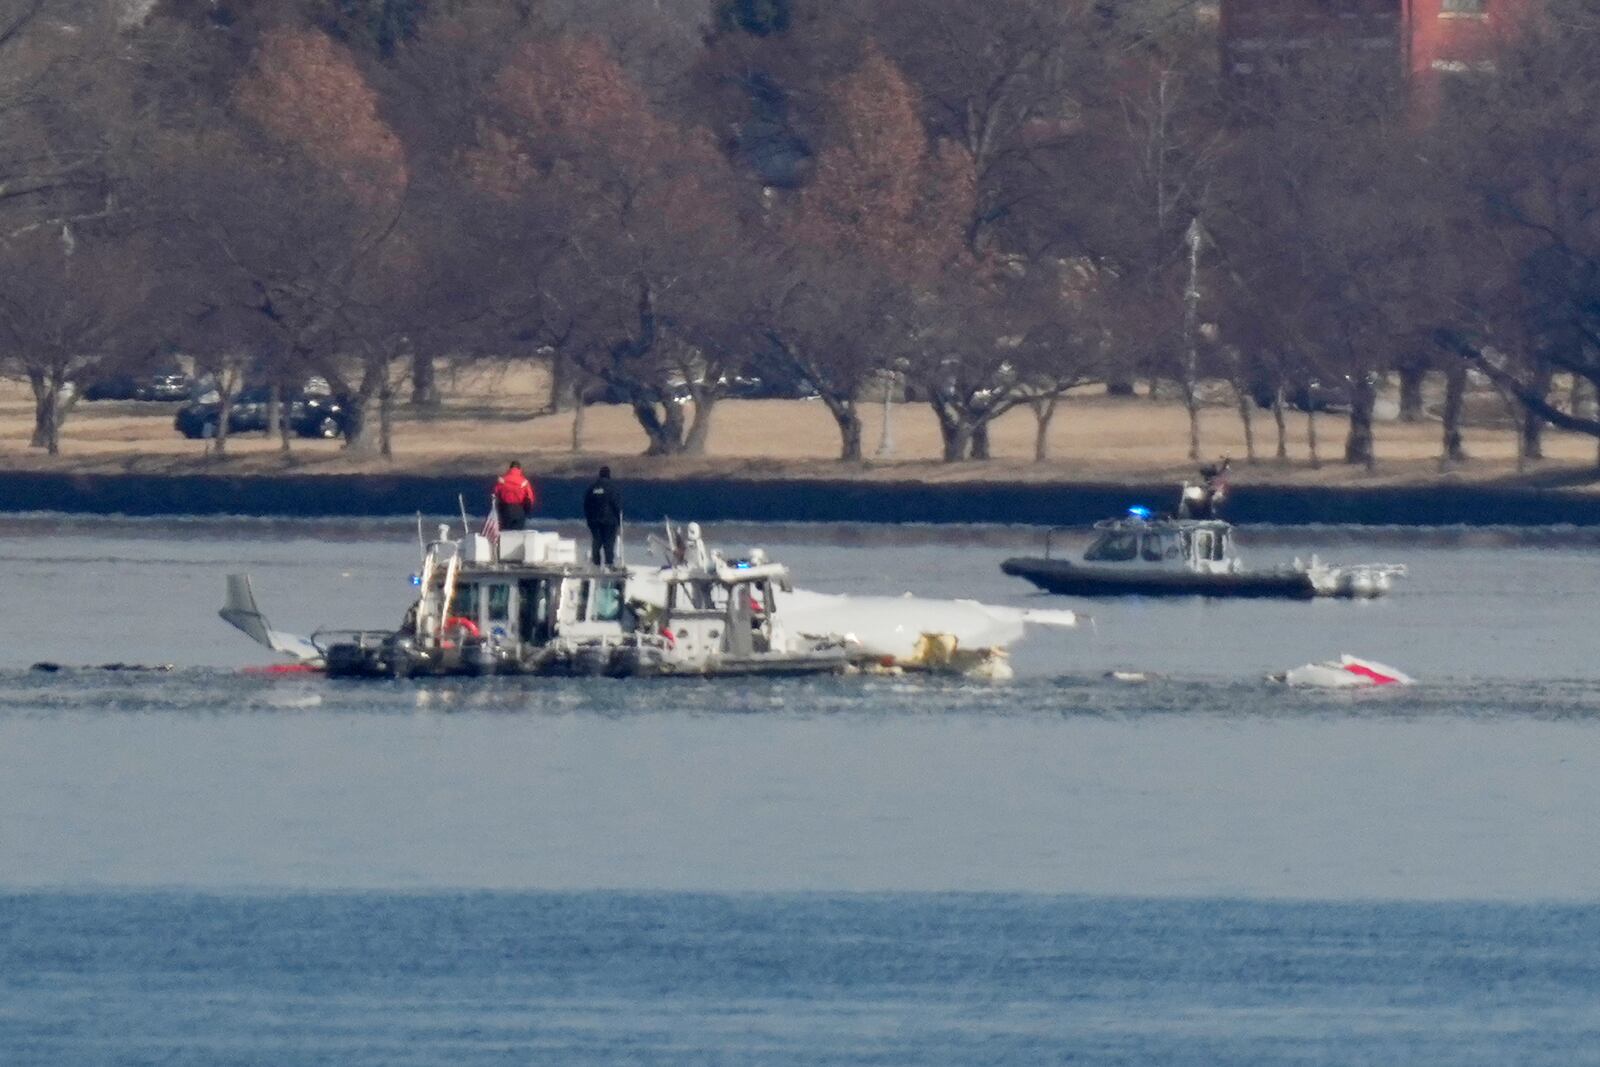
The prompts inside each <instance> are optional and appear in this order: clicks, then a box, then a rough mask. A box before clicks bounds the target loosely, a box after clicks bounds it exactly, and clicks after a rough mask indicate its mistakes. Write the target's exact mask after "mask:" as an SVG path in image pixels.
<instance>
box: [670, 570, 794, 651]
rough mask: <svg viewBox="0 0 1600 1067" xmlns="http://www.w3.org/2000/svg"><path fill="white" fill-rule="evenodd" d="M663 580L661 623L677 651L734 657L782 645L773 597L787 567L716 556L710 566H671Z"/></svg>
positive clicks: (781, 586)
mask: <svg viewBox="0 0 1600 1067" xmlns="http://www.w3.org/2000/svg"><path fill="white" fill-rule="evenodd" d="M664 580H665V582H666V603H665V607H664V609H663V611H662V614H661V619H660V626H661V629H662V632H663V633H670V634H671V640H672V642H673V643H674V645H675V647H676V650H677V652H678V653H679V654H681V655H687V656H689V657H690V658H700V657H708V656H723V655H727V656H736V657H737V656H750V655H755V654H759V653H764V652H771V651H775V650H782V649H784V647H785V643H786V635H785V634H784V633H783V632H782V629H781V626H780V624H779V622H778V600H777V598H778V593H779V592H780V590H782V589H785V588H787V585H786V583H787V581H788V570H787V569H786V568H785V567H783V566H782V565H780V564H776V563H765V562H751V561H746V560H737V561H734V562H731V563H727V562H723V561H721V560H718V561H717V562H716V564H715V565H714V568H713V569H712V570H709V571H699V570H686V569H683V568H674V569H672V570H670V571H667V572H664Z"/></svg>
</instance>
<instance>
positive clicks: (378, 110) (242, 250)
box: [0, 0, 1600, 465]
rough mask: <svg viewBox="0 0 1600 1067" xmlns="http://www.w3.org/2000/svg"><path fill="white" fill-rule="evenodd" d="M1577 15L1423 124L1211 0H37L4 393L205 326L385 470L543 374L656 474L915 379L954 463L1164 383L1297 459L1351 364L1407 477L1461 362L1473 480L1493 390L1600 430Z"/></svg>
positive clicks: (1538, 413) (132, 354) (209, 364)
mask: <svg viewBox="0 0 1600 1067" xmlns="http://www.w3.org/2000/svg"><path fill="white" fill-rule="evenodd" d="M1588 6H1589V5H1587V4H1585V3H1583V2H1581V0H1551V3H1550V5H1549V11H1548V12H1546V13H1545V15H1544V16H1543V17H1542V18H1540V19H1538V20H1536V21H1534V22H1532V23H1530V24H1528V25H1527V26H1526V27H1524V28H1523V29H1522V30H1521V31H1520V32H1519V33H1518V34H1517V35H1516V36H1514V37H1512V36H1508V37H1507V38H1506V40H1505V41H1504V43H1503V47H1502V50H1501V54H1500V55H1499V56H1498V57H1497V58H1496V60H1495V62H1494V64H1493V67H1494V69H1493V71H1492V72H1488V71H1484V70H1474V71H1466V72H1462V73H1461V74H1460V75H1459V76H1457V77H1452V78H1451V79H1450V80H1449V84H1448V85H1446V86H1445V90H1446V91H1445V93H1444V95H1443V99H1442V100H1440V101H1439V102H1438V103H1437V105H1436V106H1430V107H1429V108H1427V109H1426V113H1424V111H1423V109H1421V108H1419V107H1418V106H1417V103H1416V100H1415V99H1414V98H1413V97H1412V95H1411V94H1409V93H1408V90H1407V87H1406V86H1405V85H1404V84H1403V83H1402V82H1401V80H1400V79H1399V78H1398V77H1397V76H1395V72H1393V71H1386V70H1381V69H1374V67H1373V66H1372V63H1371V62H1370V61H1364V60H1363V59H1362V58H1361V57H1360V55H1358V54H1356V53H1353V52H1347V51H1344V50H1342V49H1341V47H1340V46H1339V45H1338V43H1337V42H1332V41H1330V42H1329V43H1328V45H1327V47H1326V48H1324V49H1322V50H1320V51H1319V50H1313V51H1311V52H1309V53H1307V54H1305V55H1303V56H1301V57H1300V58H1299V61H1298V62H1297V63H1296V64H1295V66H1294V69H1292V70H1282V71H1276V72H1266V73H1263V74H1262V75H1260V76H1259V77H1257V78H1255V79H1254V80H1253V82H1252V84H1250V85H1249V86H1239V85H1232V84H1229V83H1227V82H1226V81H1225V80H1224V79H1223V78H1222V77H1221V74H1220V71H1219V63H1218V50H1217V42H1216V26H1215V23H1214V21H1213V20H1211V19H1209V18H1207V17H1205V15H1204V13H1203V12H1197V8H1198V7H1199V5H1196V4H1194V3H1193V2H1191V0H1144V2H1132V0H1125V2H1121V3H1115V4H1110V3H1104V2H1100V3H1096V2H1091V0H861V2H859V3H854V4H839V3H829V2H825V0H658V2H656V3H651V4H646V3H640V2H639V0H584V2H578V0H154V2H139V0H115V2H113V0H0V373H3V374H5V375H7V376H11V377H14V378H17V379H20V380H24V381H26V382H27V383H28V384H29V385H30V386H31V388H32V391H33V396H34V398H35V402H36V426H35V433H34V441H33V443H34V444H35V445H36V446H39V447H42V448H46V449H49V450H50V451H51V452H54V451H56V450H57V448H58V445H59V440H60V434H61V431H62V426H63V423H64V421H65V420H66V418H67V416H68V414H69V410H70V408H71V406H72V403H73V401H74V399H75V397H76V396H77V395H78V393H79V391H78V390H77V389H76V388H75V386H78V385H81V384H82V383H84V382H87V381H90V380H93V379H94V378H95V377H97V376H101V375H105V374H107V373H111V372H113V371H127V370H133V369H137V368H138V367H139V366H140V365H149V364H150V363H151V362H152V361H154V360H156V359H158V358H160V354H161V353H167V352H172V351H177V350H181V351H183V352H186V353H190V354H192V356H193V357H194V358H195V360H196V362H197V366H198V369H199V370H201V371H202V372H204V373H207V374H209V375H211V376H212V378H213V380H214V381H215V382H216V385H217V390H218V392H219V394H220V396H221V399H222V401H223V403H224V404H226V403H227V402H228V400H229V398H230V397H231V396H232V395H233V394H234V393H236V392H237V390H238V389H239V388H240V387H241V385H242V384H243V383H244V382H245V381H247V380H250V381H257V382H264V383H271V384H274V385H277V386H279V387H281V388H284V389H288V388H292V387H293V386H294V385H295V384H296V383H298V382H300V381H303V380H304V379H305V378H306V377H307V376H310V375H320V376H322V377H324V378H326V379H327V380H328V382H329V383H330V385H331V386H332V387H333V388H334V389H336V390H337V391H339V392H340V393H343V394H345V395H346V396H347V397H348V398H349V399H350V402H351V405H352V409H353V410H354V411H355V412H356V413H357V415H356V418H355V420H354V422H353V425H352V426H351V428H350V429H349V431H348V434H347V436H348V441H347V444H348V446H349V447H350V448H353V449H358V450H373V451H382V452H384V453H385V454H387V452H388V450H389V424H390V419H391V417H392V413H393V410H394V408H395V407H396V405H400V404H415V405H423V406H426V405H429V404H432V403H435V402H436V401H437V394H436V384H435V373H436V369H437V368H438V367H440V366H441V365H442V364H444V363H446V362H451V363H458V362H462V361H501V362H504V361H510V360H539V361H544V362H547V363H548V364H549V366H550V367H551V369H552V372H553V373H552V380H553V382H554V385H553V388H552V396H551V400H550V403H551V407H552V409H555V408H563V407H567V406H569V405H573V404H577V405H578V406H579V409H580V411H581V402H582V399H583V398H584V397H586V396H595V395H599V394H602V393H603V394H605V395H608V396H609V397H611V398H613V399H620V400H622V401H623V402H626V403H628V404H629V405H631V407H632V410H633V412H634V413H635V415H636V416H637V418H638V421H639V424H640V425H641V427H643V429H644V431H645V432H646V434H647V436H648V439H649V451H650V452H651V453H652V454H657V455H667V454H674V453H681V452H695V451H698V450H700V449H701V448H703V446H704V444H705V441H706V439H707V435H708V433H709V432H710V429H711V425H712V417H713V414H714V412H715V409H716V405H717V403H718V401H719V399H720V398H721V397H723V396H724V395H725V394H726V393H727V392H728V391H729V389H730V388H732V386H733V383H735V382H736V381H737V379H739V378H740V377H741V376H748V375H758V376H760V377H763V378H765V379H767V380H769V381H789V382H800V381H804V382H808V383H810V384H811V386H812V387H814V388H815V390H816V391H817V392H818V393H819V394H820V397H821V400H822V403H823V404H824V405H825V408H826V410H827V411H828V412H829V413H830V414H831V415H832V417H833V419H834V420H835V421H836V422H837V424H838V431H839V439H840V456H841V458H843V459H846V460H855V459H859V458H860V457H861V455H862V440H861V438H862V428H861V421H860V417H859V406H860V405H861V404H862V403H865V402H871V401H872V400H875V399H877V398H880V397H882V396H883V395H884V394H885V392H886V391H888V392H891V393H892V394H893V395H895V396H897V397H904V398H905V399H907V400H912V401H915V402H918V403H927V404H929V405H931V407H932V409H933V411H934V413H935V414H936V415H937V417H938V421H939V425H940V428H941V430H942V433H943V439H944V457H945V458H946V459H948V460H959V459H968V458H971V459H983V458H987V454H988V428H989V426H990V424H991V423H992V422H993V420H994V419H996V418H998V417H999V416H1001V415H1003V414H1005V413H1006V412H1008V411H1010V410H1012V409H1014V408H1019V407H1020V408H1025V409H1027V410H1030V411H1031V412H1032V413H1033V415H1034V416H1035V418H1036V419H1037V420H1038V426H1039V433H1038V438H1037V440H1038V453H1039V457H1040V458H1044V450H1045V442H1046V440H1047V437H1046V430H1047V429H1048V426H1049V424H1050V420H1051V419H1052V418H1054V417H1056V414H1057V412H1058V410H1063V411H1065V410H1069V409H1068V408H1064V407H1063V406H1062V405H1063V402H1064V398H1065V397H1066V395H1067V394H1068V392H1069V391H1070V390H1073V389H1075V388H1077V387H1079V386H1082V385H1085V384H1089V383H1096V382H1102V383H1105V384H1106V385H1107V387H1109V388H1111V389H1113V390H1125V389H1127V388H1129V387H1130V386H1131V383H1132V382H1133V381H1134V380H1136V379H1137V380H1144V381H1151V382H1155V383H1162V384H1164V385H1165V387H1166V388H1168V389H1170V391H1171V395H1173V396H1176V397H1180V398H1182V400H1183V401H1184V402H1185V404H1186V405H1187V407H1188V409H1189V411H1190V415H1191V426H1192V427H1193V430H1192V433H1191V452H1192V454H1195V455H1198V454H1199V452H1200V450H1201V447H1202V443H1201V441H1200V440H1199V429H1198V427H1199V422H1198V412H1199V408H1200V405H1201V402H1202V397H1203V393H1202V386H1203V385H1204V386H1206V387H1207V388H1208V389H1209V390H1210V391H1212V392H1214V390H1215V388H1216V387H1217V386H1218V384H1219V383H1220V384H1225V385H1227V386H1229V387H1231V389H1232V392H1233V395H1234V396H1235V397H1237V401H1238V409H1239V412H1240V416H1241V418H1243V419H1244V420H1245V423H1246V436H1247V440H1250V441H1251V442H1252V443H1251V451H1252V457H1251V458H1254V452H1255V445H1254V438H1253V436H1252V435H1251V432H1250V419H1251V417H1252V413H1251V405H1250V403H1249V401H1248V397H1249V396H1250V395H1251V394H1252V393H1259V392H1261V391H1262V390H1263V389H1265V390H1266V392H1267V393H1268V394H1269V395H1273V396H1275V397H1276V398H1277V400H1276V403H1275V404H1274V405H1273V407H1272V410H1273V414H1274V416H1275V421H1276V425H1277V452H1278V455H1279V456H1280V457H1286V455H1287V453H1286V449H1285V443H1284V437H1285V434H1284V414H1283V407H1284V398H1285V397H1286V396H1289V395H1292V394H1293V392H1294V391H1295V390H1296V389H1297V388H1303V387H1304V385H1305V383H1306V382H1308V381H1313V380H1319V381H1324V382H1327V381H1339V382H1343V383H1346V386H1347V388H1348V390H1349V394H1350V399H1351V412H1350V415H1349V418H1348V426H1347V427H1346V428H1345V437H1344V442H1343V453H1342V454H1343V458H1344V460H1345V461H1347V462H1350V463H1357V464H1367V465H1370V464H1372V463H1373V462H1374V459H1375V457H1374V453H1373V434H1372V423H1373V409H1374V402H1375V400H1376V397H1377V390H1378V387H1379V385H1380V383H1381V382H1382V381H1384V380H1385V378H1387V377H1390V376H1394V377H1398V379H1399V382H1400V386H1401V389H1400V393H1401V399H1402V415H1403V417H1409V418H1414V417H1417V416H1418V414H1419V411H1420V405H1421V395H1422V394H1421V383H1422V381H1423V379H1424V377H1425V376H1426V375H1429V374H1430V373H1432V374H1434V375H1435V376H1436V377H1442V378H1443V380H1444V381H1445V383H1446V390H1445V402H1444V404H1443V416H1444V418H1443V425H1444V439H1443V441H1442V442H1441V450H1442V455H1443V457H1444V458H1445V459H1446V460H1450V461H1454V460H1458V459H1461V458H1464V457H1462V456H1461V445H1460V439H1461V434H1460V410H1461V397H1462V395H1463V392H1464V385H1463V383H1464V381H1465V375H1466V373H1467V371H1468V370H1469V369H1473V370H1476V371H1478V372H1479V373H1480V374H1482V375H1484V376H1486V377H1487V378H1488V379H1489V380H1490V381H1492V382H1493V383H1494V384H1495V385H1496V386H1497V387H1499V388H1500V389H1501V390H1502V391H1503V392H1504V393H1505V395H1506V396H1507V398H1508V400H1509V401H1511V402H1513V403H1515V404H1516V405H1518V410H1519V412H1520V419H1521V428H1522V436H1523V444H1524V450H1525V454H1528V455H1537V454H1538V447H1539V430H1540V427H1542V426H1543V425H1545V424H1546V423H1554V424H1556V425H1559V426H1562V427H1565V428H1569V429H1573V430H1577V431H1580V432H1584V433H1589V434H1594V435H1596V436H1597V437H1600V419H1597V417H1596V414H1595V411H1594V393H1595V386H1596V384H1597V383H1600V356H1597V353H1600V226H1597V223H1600V218H1597V214H1596V213H1597V212H1600V132H1597V128H1596V126H1595V124H1594V122H1593V121H1592V116H1593V115H1595V114H1600V19H1597V18H1596V17H1594V16H1593V15H1590V14H1589V13H1588ZM1558 382H1560V383H1562V384H1563V386H1564V388H1562V389H1561V390H1559V392H1558V390H1557V389H1556V384H1557V383H1558ZM1312 441H1313V445H1312V447H1313V450H1314V449H1315V444H1314V442H1315V436H1314V435H1313V436H1312ZM226 447H227V441H226V420H223V427H222V432H221V433H220V434H219V436H218V438H217V439H216V440H215V441H214V442H212V444H211V448H212V449H213V450H214V451H215V452H217V453H219V454H220V453H223V452H224V451H225V449H226ZM284 447H285V448H287V447H288V438H287V436H285V438H284ZM1263 451H1264V449H1263ZM1310 458H1311V460H1312V461H1313V462H1316V461H1317V459H1318V457H1317V456H1316V455H1315V453H1314V452H1313V455H1312V456H1311V457H1310Z"/></svg>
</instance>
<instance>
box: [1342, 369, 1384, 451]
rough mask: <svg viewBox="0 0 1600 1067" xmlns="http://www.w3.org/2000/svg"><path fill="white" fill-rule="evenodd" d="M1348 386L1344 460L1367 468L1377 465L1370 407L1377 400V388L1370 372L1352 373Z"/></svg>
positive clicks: (1371, 407)
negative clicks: (1347, 432)
mask: <svg viewBox="0 0 1600 1067" xmlns="http://www.w3.org/2000/svg"><path fill="white" fill-rule="evenodd" d="M1353 378H1354V381H1352V382H1351V386H1350V434H1349V436H1348V437H1346V438H1345V442H1344V461H1345V462H1346V463H1351V464H1356V463H1359V464H1361V465H1362V466H1364V467H1366V468H1367V470H1369V471H1370V470H1373V469H1375V468H1376V467H1377V465H1378V457H1377V453H1376V452H1375V450H1374V449H1373V446H1372V409H1373V406H1374V405H1375V404H1376V403H1377V400H1378V390H1377V387H1376V385H1375V383H1374V382H1373V379H1372V375H1370V374H1356V375H1353Z"/></svg>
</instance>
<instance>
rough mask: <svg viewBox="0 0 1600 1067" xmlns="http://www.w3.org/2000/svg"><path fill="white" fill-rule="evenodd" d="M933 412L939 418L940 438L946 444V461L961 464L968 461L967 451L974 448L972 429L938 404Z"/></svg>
mask: <svg viewBox="0 0 1600 1067" xmlns="http://www.w3.org/2000/svg"><path fill="white" fill-rule="evenodd" d="M933 410H934V412H935V413H936V414H937V415H938V416H939V438H940V440H942V441H943V442H944V461H945V462H946V463H959V462H960V461H962V460H964V459H966V458H967V450H968V449H969V448H971V446H972V427H971V426H970V425H968V424H967V423H966V421H965V420H963V419H961V418H960V417H959V416H958V415H956V414H955V413H953V412H947V411H945V410H944V409H943V408H942V407H940V406H939V405H938V404H935V405H934V406H933Z"/></svg>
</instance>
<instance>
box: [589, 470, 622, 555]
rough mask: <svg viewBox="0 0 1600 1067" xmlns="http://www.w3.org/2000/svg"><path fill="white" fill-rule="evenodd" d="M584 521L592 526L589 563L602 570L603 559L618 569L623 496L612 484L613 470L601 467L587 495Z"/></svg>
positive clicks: (590, 529) (590, 528)
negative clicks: (618, 545) (600, 567)
mask: <svg viewBox="0 0 1600 1067" xmlns="http://www.w3.org/2000/svg"><path fill="white" fill-rule="evenodd" d="M583 518H584V521H585V522H587V523H588V524H589V562H590V563H593V564H594V565H595V566H596V567H598V566H600V563H601V561H602V559H603V560H604V561H605V565H606V566H607V567H614V566H616V565H617V534H618V533H619V532H620V531H621V529H622V494H621V493H619V492H617V487H616V486H614V485H612V484H611V468H610V467H601V468H600V476H599V477H598V478H596V479H595V480H594V481H593V482H592V483H590V485H589V488H588V490H586V491H585V492H584V494H583Z"/></svg>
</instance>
